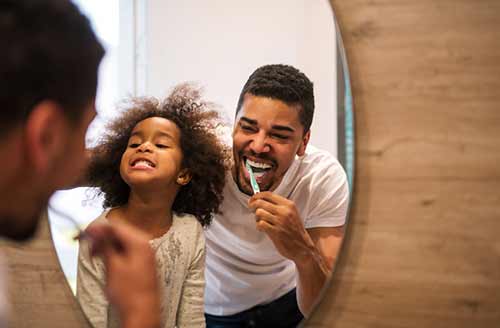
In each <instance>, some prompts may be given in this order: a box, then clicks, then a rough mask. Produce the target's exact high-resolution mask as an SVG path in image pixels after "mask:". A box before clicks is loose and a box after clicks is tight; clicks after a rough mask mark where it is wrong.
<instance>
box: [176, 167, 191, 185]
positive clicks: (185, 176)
mask: <svg viewBox="0 0 500 328" xmlns="http://www.w3.org/2000/svg"><path fill="white" fill-rule="evenodd" d="M192 177H193V175H192V174H191V171H190V170H189V169H182V170H181V171H180V172H179V174H178V175H177V180H176V182H177V184H179V185H181V186H185V185H187V184H188V183H189V181H191V178H192Z"/></svg>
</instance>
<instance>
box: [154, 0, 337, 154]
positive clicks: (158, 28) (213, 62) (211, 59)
mask: <svg viewBox="0 0 500 328" xmlns="http://www.w3.org/2000/svg"><path fill="white" fill-rule="evenodd" d="M145 17H146V24H147V25H146V30H147V34H146V44H147V46H146V58H147V61H146V63H147V64H146V65H147V68H146V72H147V73H146V94H149V95H154V96H157V97H163V96H165V95H166V94H167V93H168V91H169V90H170V88H171V87H172V86H173V85H175V84H177V83H179V82H183V81H196V82H199V83H200V84H201V85H203V86H204V87H205V91H206V93H205V95H206V98H207V99H208V100H211V101H215V102H216V103H218V104H220V105H221V106H222V107H223V109H224V110H225V111H226V113H227V115H228V118H229V119H231V121H232V119H233V116H234V111H235V109H236V103H237V100H238V96H239V93H240V91H241V88H242V87H243V84H244V83H245V81H246V80H247V78H248V76H249V75H250V74H251V73H252V72H253V71H254V70H255V69H256V68H257V67H259V66H262V65H264V64H271V63H284V64H290V65H293V66H295V67H297V68H299V69H300V70H302V71H303V72H304V73H305V74H306V75H307V76H308V77H309V78H310V79H311V80H312V81H313V82H314V85H315V97H316V113H315V117H314V121H313V127H312V139H311V143H312V144H314V145H316V146H318V147H321V148H324V149H327V150H329V151H330V152H332V153H333V154H335V155H336V154H337V122H336V99H337V95H336V59H335V58H336V57H335V56H336V46H335V45H336V37H335V35H336V34H335V25H334V22H333V15H332V12H331V9H330V4H329V3H328V1H327V0H272V1H271V0H254V1H243V0H210V1H207V0H205V1H198V0H182V1H179V0H150V1H148V2H147V8H146V16H145Z"/></svg>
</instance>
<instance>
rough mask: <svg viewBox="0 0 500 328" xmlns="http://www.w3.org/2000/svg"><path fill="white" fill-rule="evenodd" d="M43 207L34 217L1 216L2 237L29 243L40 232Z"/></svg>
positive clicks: (0, 229)
mask: <svg viewBox="0 0 500 328" xmlns="http://www.w3.org/2000/svg"><path fill="white" fill-rule="evenodd" d="M44 207H45V206H42V207H40V208H39V210H38V211H36V213H37V214H35V215H32V216H23V217H20V216H12V215H1V216H0V236H2V237H7V238H9V239H11V240H14V241H18V242H22V241H28V240H30V239H31V238H33V236H34V235H35V233H36V232H37V230H38V224H39V222H40V220H41V217H42V215H43V208H44Z"/></svg>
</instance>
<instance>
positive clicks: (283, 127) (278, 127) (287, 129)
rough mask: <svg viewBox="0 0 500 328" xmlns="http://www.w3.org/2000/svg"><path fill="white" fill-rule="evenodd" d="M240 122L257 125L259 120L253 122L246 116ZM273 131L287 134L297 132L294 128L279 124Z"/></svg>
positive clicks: (274, 126)
mask: <svg viewBox="0 0 500 328" xmlns="http://www.w3.org/2000/svg"><path fill="white" fill-rule="evenodd" d="M240 120H242V121H245V122H247V123H248V124H252V125H257V120H253V119H251V118H248V117H245V116H242V117H241V118H240ZM272 129H273V130H278V131H287V132H292V133H293V132H295V129H293V128H292V127H290V126H288V125H278V124H275V125H273V126H272Z"/></svg>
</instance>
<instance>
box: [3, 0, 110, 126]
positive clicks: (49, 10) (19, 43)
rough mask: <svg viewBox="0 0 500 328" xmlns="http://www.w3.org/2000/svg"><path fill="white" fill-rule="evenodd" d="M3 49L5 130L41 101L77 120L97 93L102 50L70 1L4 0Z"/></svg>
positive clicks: (19, 120)
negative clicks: (53, 104)
mask: <svg viewBox="0 0 500 328" xmlns="http://www.w3.org/2000/svg"><path fill="white" fill-rule="evenodd" d="M0 49H1V50H0V108H1V111H0V112H1V114H0V115H1V116H0V121H1V123H0V128H1V129H2V132H5V131H6V130H8V129H9V128H10V127H12V126H13V125H15V124H18V123H20V122H23V121H24V120H25V119H26V118H27V117H28V115H29V113H30V112H31V110H32V109H33V107H34V106H36V105H37V104H38V103H40V102H41V101H43V100H52V101H54V102H56V103H58V104H59V105H60V106H61V107H62V108H63V109H64V111H65V114H66V116H67V117H68V118H69V119H71V120H72V121H77V120H78V119H80V117H81V114H83V110H82V109H83V108H84V106H86V105H88V104H89V102H90V101H92V99H94V98H95V94H96V88H97V69H98V66H99V63H100V61H101V59H102V57H103V56H104V49H103V47H102V46H101V44H100V43H99V41H98V40H97V37H96V36H95V34H94V32H93V30H92V28H91V26H90V22H89V20H88V19H87V18H86V17H85V16H84V15H83V14H82V13H81V12H80V11H79V10H78V8H77V7H76V6H75V5H74V4H73V3H72V2H71V1H69V0H1V1H0Z"/></svg>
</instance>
